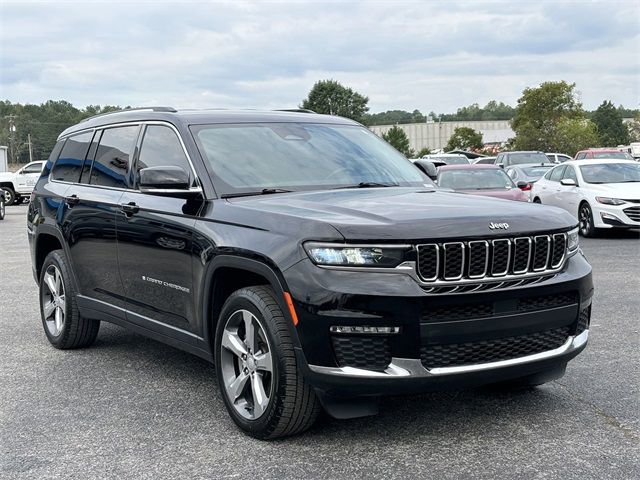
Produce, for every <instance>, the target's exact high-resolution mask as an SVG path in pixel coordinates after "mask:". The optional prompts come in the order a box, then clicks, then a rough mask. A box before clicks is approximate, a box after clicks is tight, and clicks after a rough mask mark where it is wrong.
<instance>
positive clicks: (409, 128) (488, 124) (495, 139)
mask: <svg viewBox="0 0 640 480" xmlns="http://www.w3.org/2000/svg"><path fill="white" fill-rule="evenodd" d="M395 126H397V127H399V128H401V129H402V130H404V133H406V134H407V137H409V145H410V146H411V148H413V149H414V150H415V151H416V152H417V151H418V150H420V149H422V148H425V147H426V148H428V149H429V150H436V149H439V148H444V147H445V146H446V145H447V142H448V141H449V138H451V135H453V131H454V130H455V129H456V128H458V127H469V128H473V129H474V130H475V131H477V132H480V133H482V138H483V140H484V142H485V144H490V145H492V146H493V145H496V144H497V145H502V144H504V143H505V142H506V141H507V140H509V139H510V138H512V137H514V136H515V133H514V132H513V130H511V126H510V124H509V120H479V121H468V122H427V123H405V124H398V125H373V126H371V127H369V129H370V130H371V131H372V132H373V133H375V134H376V135H378V136H379V137H382V134H383V133H386V132H387V130H389V129H390V128H392V127H395Z"/></svg>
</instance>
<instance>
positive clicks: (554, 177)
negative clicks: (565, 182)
mask: <svg viewBox="0 0 640 480" xmlns="http://www.w3.org/2000/svg"><path fill="white" fill-rule="evenodd" d="M564 168H565V166H564V165H562V166H560V167H556V168H554V169H553V170H551V176H550V177H549V180H551V181H552V182H559V181H560V179H561V178H562V172H563V170H564Z"/></svg>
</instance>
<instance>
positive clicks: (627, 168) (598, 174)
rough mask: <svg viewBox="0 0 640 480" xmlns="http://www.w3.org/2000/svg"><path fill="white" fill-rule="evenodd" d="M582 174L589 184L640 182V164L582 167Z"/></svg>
mask: <svg viewBox="0 0 640 480" xmlns="http://www.w3.org/2000/svg"><path fill="white" fill-rule="evenodd" d="M580 172H581V173H582V178H583V179H584V181H585V182H587V183H626V182H640V164H638V163H601V164H599V165H581V166H580Z"/></svg>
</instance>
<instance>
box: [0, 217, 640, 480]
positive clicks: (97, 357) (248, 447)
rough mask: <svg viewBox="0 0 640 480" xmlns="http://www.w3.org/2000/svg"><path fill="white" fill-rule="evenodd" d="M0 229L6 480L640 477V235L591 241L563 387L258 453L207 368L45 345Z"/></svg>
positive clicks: (342, 427)
mask: <svg viewBox="0 0 640 480" xmlns="http://www.w3.org/2000/svg"><path fill="white" fill-rule="evenodd" d="M25 213H26V207H24V206H20V207H8V208H7V217H6V218H5V220H4V221H0V285H1V291H2V295H0V326H1V327H2V328H0V345H1V347H0V352H1V354H0V478H3V479H5V478H6V479H13V478H38V479H39V478H80V479H87V478H153V479H157V478H172V479H178V478H249V477H256V478H278V479H283V478H309V479H311V478H374V477H375V478H402V479H406V478H452V479H453V478H455V479H458V478H519V479H529V478H540V479H555V478H558V479H566V478H582V479H585V478H587V479H591V478H594V479H596V478H597V479H600V478H611V479H630V478H640V460H639V459H640V417H639V413H640V348H639V347H640V273H639V272H640V236H639V234H638V233H637V232H635V233H633V232H631V233H629V232H627V233H617V234H610V235H607V236H605V237H603V238H597V239H589V240H584V239H583V240H582V248H583V250H584V251H585V253H586V255H587V257H588V259H589V261H590V262H591V263H592V265H593V267H594V281H595V285H596V295H595V299H594V306H593V317H592V328H591V336H590V343H589V346H588V347H587V350H586V351H585V352H584V353H583V354H582V355H580V356H579V357H578V358H577V359H576V360H574V361H573V362H572V363H570V364H569V367H568V369H567V374H566V375H565V376H564V377H563V378H562V379H560V380H559V381H555V382H552V383H551V384H547V385H545V386H543V387H540V388H537V389H535V390H530V391H525V392H517V393H513V392H504V391H497V390H493V389H488V388H485V389H479V390H467V391H460V392H447V393H438V394H429V395H421V396H413V397H394V398H388V399H385V400H384V401H383V403H382V405H381V412H380V415H379V416H377V417H372V418H366V419H358V420H351V421H337V420H333V419H330V418H327V417H321V419H320V420H319V422H318V423H317V424H316V425H315V427H314V428H313V429H312V430H310V431H309V432H308V433H306V434H304V435H302V436H298V437H294V438H288V439H285V440H281V441H275V442H260V441H257V440H253V439H251V438H249V437H247V436H245V435H243V434H242V433H240V432H239V431H238V430H237V429H236V427H235V425H234V424H233V423H232V421H231V420H230V418H229V417H228V415H227V413H226V411H225V409H224V405H223V402H222V398H221V393H220V391H219V390H218V387H217V384H216V382H215V377H214V369H213V367H212V366H211V365H209V364H208V363H206V362H205V361H203V360H200V359H198V358H196V357H194V356H191V355H189V354H186V353H183V352H181V351H179V350H175V349H173V348H171V347H167V346H164V345H162V344H160V343H157V342H155V341H152V340H147V339H145V338H144V337H141V336H139V335H137V334H134V333H130V332H128V331H126V330H124V329H121V328H119V327H115V326H112V325H109V324H105V323H103V324H102V327H101V330H100V334H99V336H98V340H97V342H96V344H95V346H94V347H92V348H89V349H85V350H77V351H66V352H63V351H58V350H55V349H53V348H52V347H51V346H50V345H49V343H48V342H47V340H46V338H45V335H44V333H43V332H42V325H41V322H40V314H39V310H38V300H37V288H36V284H35V283H34V281H33V278H32V275H31V263H30V259H29V250H28V245H27V238H26V229H25Z"/></svg>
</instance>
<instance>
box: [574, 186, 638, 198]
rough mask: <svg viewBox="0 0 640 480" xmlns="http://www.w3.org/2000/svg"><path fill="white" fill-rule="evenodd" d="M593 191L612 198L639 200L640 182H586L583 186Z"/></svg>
mask: <svg viewBox="0 0 640 480" xmlns="http://www.w3.org/2000/svg"><path fill="white" fill-rule="evenodd" d="M584 188H587V189H589V191H591V192H593V193H597V194H598V195H604V196H607V197H612V198H622V199H627V200H640V182H633V183H631V182H629V183H588V184H585V187H584Z"/></svg>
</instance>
